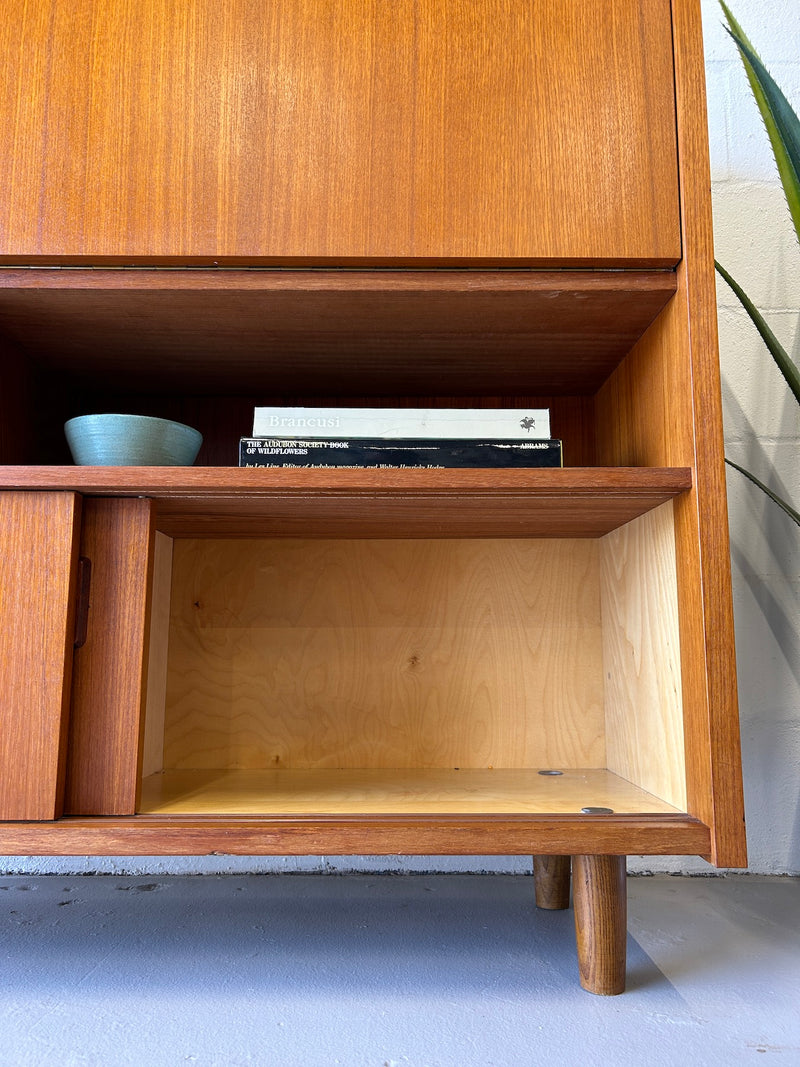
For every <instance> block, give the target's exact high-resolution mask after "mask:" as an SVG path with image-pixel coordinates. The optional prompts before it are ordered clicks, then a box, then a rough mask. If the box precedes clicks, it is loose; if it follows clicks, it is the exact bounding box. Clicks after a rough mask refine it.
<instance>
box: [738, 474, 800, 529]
mask: <svg viewBox="0 0 800 1067" xmlns="http://www.w3.org/2000/svg"><path fill="white" fill-rule="evenodd" d="M725 462H726V463H727V464H728V466H729V467H733V469H734V470H737V471H739V473H740V474H743V475H744V476H745V478H749V479H750V481H751V482H752V483H753V484H754V485H757V486H758V488H759V489H761V490H762V492H764V493H766V494H767V496H768V497H769V498H770V500H774V501H775V503H776V504H777V505H778V507H779V508H782V509H783V510H784V511H785V512H786V514H787V515H788V516H789V518H790V519H791V520H792V521H793V522H796V523H797V525H798V526H800V511H795V509H794V508H793V507H792V506H791V505H790V504H788V503H787V502H786V501H785V500H784V499H783V497H780V496H778V494H777V493H774V492H773V491H772V490H771V489H770V488H769V487H768V486H766V485H764V483H763V482H762V481H760V480H759V479H758V478H756V476H755V474H751V473H750V471H748V470H745V468H744V467H740V466H739V464H738V463H734V462H733V460H732V459H726V460H725Z"/></svg>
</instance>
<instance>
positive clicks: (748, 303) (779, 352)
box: [715, 261, 800, 404]
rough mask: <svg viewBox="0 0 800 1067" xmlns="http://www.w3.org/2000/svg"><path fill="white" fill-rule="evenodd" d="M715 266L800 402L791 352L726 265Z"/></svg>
mask: <svg viewBox="0 0 800 1067" xmlns="http://www.w3.org/2000/svg"><path fill="white" fill-rule="evenodd" d="M715 266H716V268H717V272H718V273H719V274H720V275H721V276H722V277H723V278H724V279H725V281H726V282H727V283H728V285H729V286H730V287H731V289H733V291H734V293H736V295H737V297H738V298H739V300H740V302H741V304H742V307H743V308H744V309H745V311H746V312H747V314H748V315H749V316H750V318H751V319H752V320H753V323H754V324H755V327H756V329H757V330H758V332H759V333H760V334H761V337H762V339H763V341H764V344H765V345H766V346H767V348H768V349H769V351H770V353H771V355H772V358H773V359H774V360H775V362H776V363H777V365H778V368H779V369H780V372H781V374H782V375H783V376H784V378H785V379H786V383H787V385H788V386H789V388H790V389H791V390H792V392H793V393H794V396H795V400H796V401H797V403H798V404H800V370H798V369H797V367H796V365H795V364H794V362H793V361H792V359H791V357H790V355H789V353H788V352H787V351H786V349H785V348H784V347H783V345H782V344H781V343H780V341H779V340H778V338H777V337H776V336H775V334H774V333H773V332H772V330H771V329H770V327H769V324H768V323H767V321H766V319H765V318H764V316H763V315H762V314H761V312H760V311H759V310H758V308H757V307H756V306H755V304H754V303H753V301H752V300H751V299H750V297H749V296H748V295H747V293H745V291H744V290H743V289H742V287H741V285H739V283H738V282H736V281H735V280H734V279H733V278H732V277H731V276H730V274H729V273H728V272H727V271H726V270H725V268H724V267H722V266H721V265H720V264H719V263H716V261H715Z"/></svg>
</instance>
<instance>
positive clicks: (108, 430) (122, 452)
mask: <svg viewBox="0 0 800 1067" xmlns="http://www.w3.org/2000/svg"><path fill="white" fill-rule="evenodd" d="M64 433H65V434H66V436H67V443H68V444H69V448H70V452H71V453H72V458H73V459H74V460H75V462H76V463H77V464H78V465H80V466H82V467H89V466H91V467H190V466H191V465H192V464H193V463H194V461H195V459H196V458H197V453H198V452H199V451H200V445H201V444H202V443H203V435H202V434H201V433H199V431H197V430H194V429H192V427H191V426H184V425H183V423H181V422H172V421H171V420H170V419H157V418H154V417H153V416H151V415H79V416H78V417H77V418H75V419H70V420H69V422H67V423H65V424H64Z"/></svg>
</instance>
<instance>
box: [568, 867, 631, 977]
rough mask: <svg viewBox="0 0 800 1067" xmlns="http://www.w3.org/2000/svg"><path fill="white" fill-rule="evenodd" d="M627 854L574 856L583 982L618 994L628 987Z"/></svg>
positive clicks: (575, 904) (576, 917) (576, 922)
mask: <svg viewBox="0 0 800 1067" xmlns="http://www.w3.org/2000/svg"><path fill="white" fill-rule="evenodd" d="M625 866H626V864H625V856H573V858H572V891H573V898H574V907H575V936H576V939H577V944H578V968H579V971H580V979H581V985H582V986H583V988H584V989H587V990H588V991H589V992H590V993H599V994H602V995H603V996H614V995H615V994H616V993H622V992H623V990H624V989H625V947H626V940H627V890H626V884H625Z"/></svg>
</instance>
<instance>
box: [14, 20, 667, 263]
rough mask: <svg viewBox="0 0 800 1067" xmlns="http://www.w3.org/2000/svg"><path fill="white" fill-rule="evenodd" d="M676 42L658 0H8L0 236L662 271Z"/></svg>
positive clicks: (108, 252) (68, 250) (76, 247)
mask: <svg viewBox="0 0 800 1067" xmlns="http://www.w3.org/2000/svg"><path fill="white" fill-rule="evenodd" d="M670 34H671V28H670V5H669V2H668V0H616V2H615V3H614V4H613V5H611V6H608V7H607V8H606V9H605V10H604V13H603V17H602V18H598V17H597V13H596V11H595V9H594V8H593V7H591V6H590V5H586V4H585V3H584V2H583V0H553V2H551V3H547V4H530V3H524V2H522V0H515V2H512V3H509V2H507V0H483V2H482V3H480V4H475V3H472V2H469V0H395V2H393V3H391V4H386V3H383V2H381V0H349V2H348V3H345V4H342V3H338V2H334V0H284V2H282V3H280V4H273V5H267V6H265V5H264V4H263V3H262V2H261V0H229V2H228V3H225V4H220V3H217V2H215V0H196V2H194V3H192V4H190V5H185V4H177V5H176V4H174V3H172V2H170V0H40V2H38V3H36V4H30V3H27V2H25V0H7V2H6V4H5V7H4V12H3V19H2V22H1V23H0V58H2V65H3V68H4V70H5V71H6V72H7V75H8V76H7V78H6V79H5V80H4V83H3V84H4V86H5V89H4V92H3V95H2V96H0V107H1V108H2V114H3V128H4V130H5V131H6V136H5V137H4V138H3V139H2V141H0V170H1V171H2V173H4V174H6V175H7V176H8V178H9V180H8V187H7V190H6V195H5V196H4V198H3V212H2V215H0V233H2V234H3V235H4V240H3V245H2V247H0V254H2V256H3V257H4V258H5V259H6V261H9V260H10V261H15V262H18V263H19V262H31V261H33V260H34V259H35V258H37V257H39V258H40V259H42V260H44V261H49V262H57V261H59V260H62V261H64V260H65V261H73V262H74V261H77V260H81V259H84V260H86V259H88V260H90V261H93V262H100V261H104V260H106V261H107V260H124V261H126V262H130V261H131V260H133V261H135V260H136V259H137V258H139V259H140V260H141V258H143V257H159V258H160V259H162V260H164V261H174V260H176V259H180V258H186V257H191V258H194V259H199V260H201V261H204V262H215V261H219V260H220V259H226V258H228V259H229V258H233V259H237V258H242V257H246V258H247V259H248V260H251V261H252V260H258V259H261V260H268V261H269V260H273V261H274V260H280V261H283V262H287V261H288V262H291V261H295V262H296V261H306V262H308V261H311V262H320V261H322V262H325V261H330V260H337V261H340V262H342V261H345V262H347V261H349V262H353V261H356V262H359V261H362V262H363V261H366V262H369V261H372V262H387V261H388V262H397V261H398V260H400V259H402V260H403V261H406V262H407V261H409V260H411V261H414V260H417V261H423V262H429V263H430V262H442V261H447V260H457V261H462V262H471V261H474V260H476V259H478V258H483V259H486V258H488V259H490V260H495V261H503V260H509V259H512V260H519V259H521V260H525V261H542V260H547V259H557V260H560V261H562V262H570V261H574V262H578V263H582V264H586V263H592V262H605V263H608V264H635V263H640V264H641V263H652V264H660V265H671V264H674V263H675V262H676V260H677V259H678V257H679V256H680V242H679V230H678V201H677V189H676V168H675V166H674V163H673V164H672V165H668V166H665V165H663V161H665V160H672V161H674V159H675V126H674V87H673V77H672V55H671V35H670ZM612 57H613V58H612ZM589 189H590V190H591V195H590V196H587V195H586V194H587V190H589Z"/></svg>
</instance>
